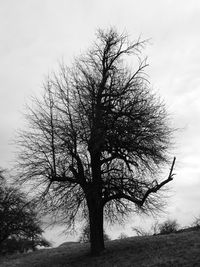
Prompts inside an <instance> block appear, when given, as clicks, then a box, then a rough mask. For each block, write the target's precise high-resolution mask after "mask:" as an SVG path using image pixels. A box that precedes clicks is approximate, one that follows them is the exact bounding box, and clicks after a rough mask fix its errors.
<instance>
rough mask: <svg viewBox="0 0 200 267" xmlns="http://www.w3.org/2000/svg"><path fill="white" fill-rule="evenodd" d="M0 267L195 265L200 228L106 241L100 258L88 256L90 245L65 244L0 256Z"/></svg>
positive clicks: (199, 261) (198, 263)
mask: <svg viewBox="0 0 200 267" xmlns="http://www.w3.org/2000/svg"><path fill="white" fill-rule="evenodd" d="M0 266H1V267H15V266H18V267H26V266H27V267H28V266H31V267H33V266H37V267H45V266H47V267H61V266H77V267H78V266H79V267H82V266H83V267H84V266H85V267H86V266H87V267H88V266H99V267H100V266H101V267H108V266H113V267H114V266H115V267H118V266H119V267H123V266H130V267H134V266H137V267H142V266H163V267H164V266H173V267H175V266H183V267H185V266H188V267H191V266H197V267H198V266H200V231H191V232H183V233H178V234H170V235H158V236H146V237H130V238H126V239H122V240H113V241H108V242H106V250H105V251H104V252H103V253H102V254H101V256H99V257H90V255H89V244H79V243H77V244H73V243H72V244H71V243H69V244H68V243H65V244H63V245H62V246H60V247H58V248H52V249H46V250H39V251H36V252H31V253H28V254H22V255H20V254H16V255H10V256H6V257H1V258H0Z"/></svg>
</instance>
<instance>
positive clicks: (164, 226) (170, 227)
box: [159, 220, 179, 235]
mask: <svg viewBox="0 0 200 267" xmlns="http://www.w3.org/2000/svg"><path fill="white" fill-rule="evenodd" d="M178 228H179V225H178V223H177V221H176V220H167V221H165V222H163V223H161V224H160V225H159V234H161V235H165V234H171V233H175V232H177V230H178Z"/></svg>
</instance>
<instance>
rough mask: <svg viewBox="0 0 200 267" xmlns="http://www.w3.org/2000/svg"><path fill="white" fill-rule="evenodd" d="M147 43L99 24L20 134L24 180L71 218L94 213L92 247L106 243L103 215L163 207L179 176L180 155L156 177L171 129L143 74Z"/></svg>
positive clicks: (60, 215) (165, 160)
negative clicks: (165, 190) (164, 193)
mask: <svg viewBox="0 0 200 267" xmlns="http://www.w3.org/2000/svg"><path fill="white" fill-rule="evenodd" d="M145 43H146V42H145V41H140V40H137V41H135V42H130V41H129V40H128V37H127V36H126V35H125V34H118V33H117V31H116V30H115V29H113V28H111V29H109V30H108V31H102V30H99V31H98V33H97V41H96V42H95V43H94V45H93V46H92V48H91V49H90V50H88V52H86V53H85V54H84V55H82V56H81V57H79V58H77V59H76V60H75V62H74V65H73V66H72V67H71V68H68V67H67V66H65V65H64V64H62V65H61V66H60V69H59V72H58V73H55V74H53V75H52V77H49V78H48V79H47V81H46V83H45V84H44V95H43V97H42V98H41V99H34V101H33V105H32V106H31V107H29V112H28V114H27V120H28V122H29V126H28V127H29V128H28V129H27V130H25V131H22V132H21V133H20V136H19V139H18V144H19V145H20V153H19V169H21V170H22V172H21V176H20V181H21V182H27V181H29V182H31V183H32V182H33V181H34V182H35V183H34V186H35V187H37V191H36V192H38V191H39V195H40V196H41V198H40V199H41V200H42V201H43V204H44V205H45V210H46V212H49V211H51V212H54V213H56V214H57V219H58V220H59V219H60V220H62V221H63V223H66V225H68V226H72V225H73V224H74V222H75V219H76V218H79V217H80V216H83V217H87V216H88V217H89V222H90V242H91V252H92V253H93V254H98V253H99V252H101V251H102V250H103V249H104V239H103V218H104V217H105V218H106V219H109V220H111V221H115V220H117V219H122V218H123V216H126V215H128V214H130V212H132V211H139V210H142V211H144V212H148V211H153V210H156V209H159V208H160V207H161V206H160V205H161V204H160V201H159V197H160V196H159V194H158V191H159V190H160V189H161V188H162V187H163V186H164V185H165V184H167V183H168V182H170V181H171V180H172V178H173V174H172V172H173V166H174V163H175V159H174V161H173V164H172V167H171V170H170V173H169V176H168V177H167V178H166V179H165V180H163V181H160V179H159V178H158V176H159V175H160V174H161V169H162V168H164V166H165V165H166V164H169V154H168V152H169V148H170V145H171V142H170V140H171V136H172V132H173V130H172V129H171V128H170V126H169V124H168V115H167V113H166V110H165V105H164V104H163V103H162V101H160V99H159V98H158V97H156V96H155V94H153V93H152V92H151V89H150V86H149V81H148V77H147V75H146V74H145V68H146V66H147V63H146V60H142V59H141V51H142V49H143V47H144V46H145ZM131 58H133V59H134V61H132V65H131V63H130V62H131V61H130V59H131ZM156 193H157V194H156Z"/></svg>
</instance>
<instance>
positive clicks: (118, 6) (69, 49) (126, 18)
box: [0, 0, 200, 244]
mask: <svg viewBox="0 0 200 267" xmlns="http://www.w3.org/2000/svg"><path fill="white" fill-rule="evenodd" d="M109 26H115V27H117V29H118V30H119V31H127V32H128V34H129V35H130V39H133V40H134V39H137V38H138V36H141V37H142V38H144V39H146V38H151V41H150V43H149V45H148V47H147V49H146V50H145V51H144V56H148V62H149V64H150V66H149V67H148V70H147V71H148V74H149V76H150V81H151V84H152V87H153V88H154V90H156V91H157V92H158V93H159V95H161V97H162V98H163V99H164V100H165V102H166V106H167V109H168V111H169V113H170V114H171V118H172V122H173V124H174V125H175V126H176V127H179V128H180V129H181V130H180V131H179V132H178V133H177V134H176V137H175V142H176V147H175V150H174V154H175V155H176V156H177V164H176V170H175V172H176V177H175V179H174V181H173V182H172V183H171V185H170V187H171V193H170V194H171V198H170V199H169V206H168V214H167V215H166V216H165V218H176V219H177V220H178V222H179V223H180V224H182V225H187V224H189V223H191V221H192V220H193V219H194V216H197V215H200V208H199V207H200V205H199V203H200V164H199V162H200V139H199V136H200V124H199V122H200V28H199V26H200V1H198V0H196V1H195V0H190V1H187V0H173V1H170V0H165V1H161V0H151V1H149V0H140V1H135V0H123V1H122V0H101V1H100V0H84V1H83V0H19V1H15V0H6V1H4V0H0V166H1V167H4V168H8V167H10V166H11V163H10V160H11V159H12V158H13V147H12V145H10V140H12V139H13V138H14V131H15V130H16V129H18V128H19V127H22V126H23V121H24V119H23V116H22V115H21V112H23V111H24V105H25V103H26V102H27V101H28V98H29V97H30V95H33V94H40V92H42V83H43V81H44V79H45V76H46V75H48V74H49V73H50V72H51V71H52V70H56V69H57V66H58V61H60V60H64V62H65V63H66V64H68V65H70V63H71V62H72V60H73V57H74V56H77V55H79V54H80V53H81V52H83V51H85V49H87V48H88V47H89V46H90V45H91V44H92V42H93V40H95V31H96V29H97V28H107V27H109ZM166 175H167V173H166ZM133 225H135V224H134V217H133V220H132V221H129V223H128V224H127V226H126V227H125V226H124V227H123V229H121V228H119V227H116V228H115V229H114V230H113V232H114V231H115V232H116V233H118V232H120V231H121V232H123V231H124V232H126V233H130V229H131V226H133ZM58 230H59V231H60V228H59V229H58V228H57V229H56V230H55V229H54V230H52V231H54V232H52V231H51V234H52V233H54V236H51V238H50V239H52V240H54V241H55V242H57V243H59V242H61V239H62V238H61V237H59V238H60V239H59V238H58V236H57V232H55V231H58ZM117 231H118V232H117ZM55 233H56V234H55ZM130 234H131V233H130ZM49 236H50V232H48V237H49ZM62 240H63V239H62ZM57 243H56V244H57Z"/></svg>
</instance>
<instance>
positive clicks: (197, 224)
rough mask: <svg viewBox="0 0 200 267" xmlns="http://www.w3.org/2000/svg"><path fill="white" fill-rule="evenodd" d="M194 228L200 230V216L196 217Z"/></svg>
mask: <svg viewBox="0 0 200 267" xmlns="http://www.w3.org/2000/svg"><path fill="white" fill-rule="evenodd" d="M192 226H193V227H195V228H198V229H200V215H199V216H198V217H195V219H194V221H193V223H192Z"/></svg>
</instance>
